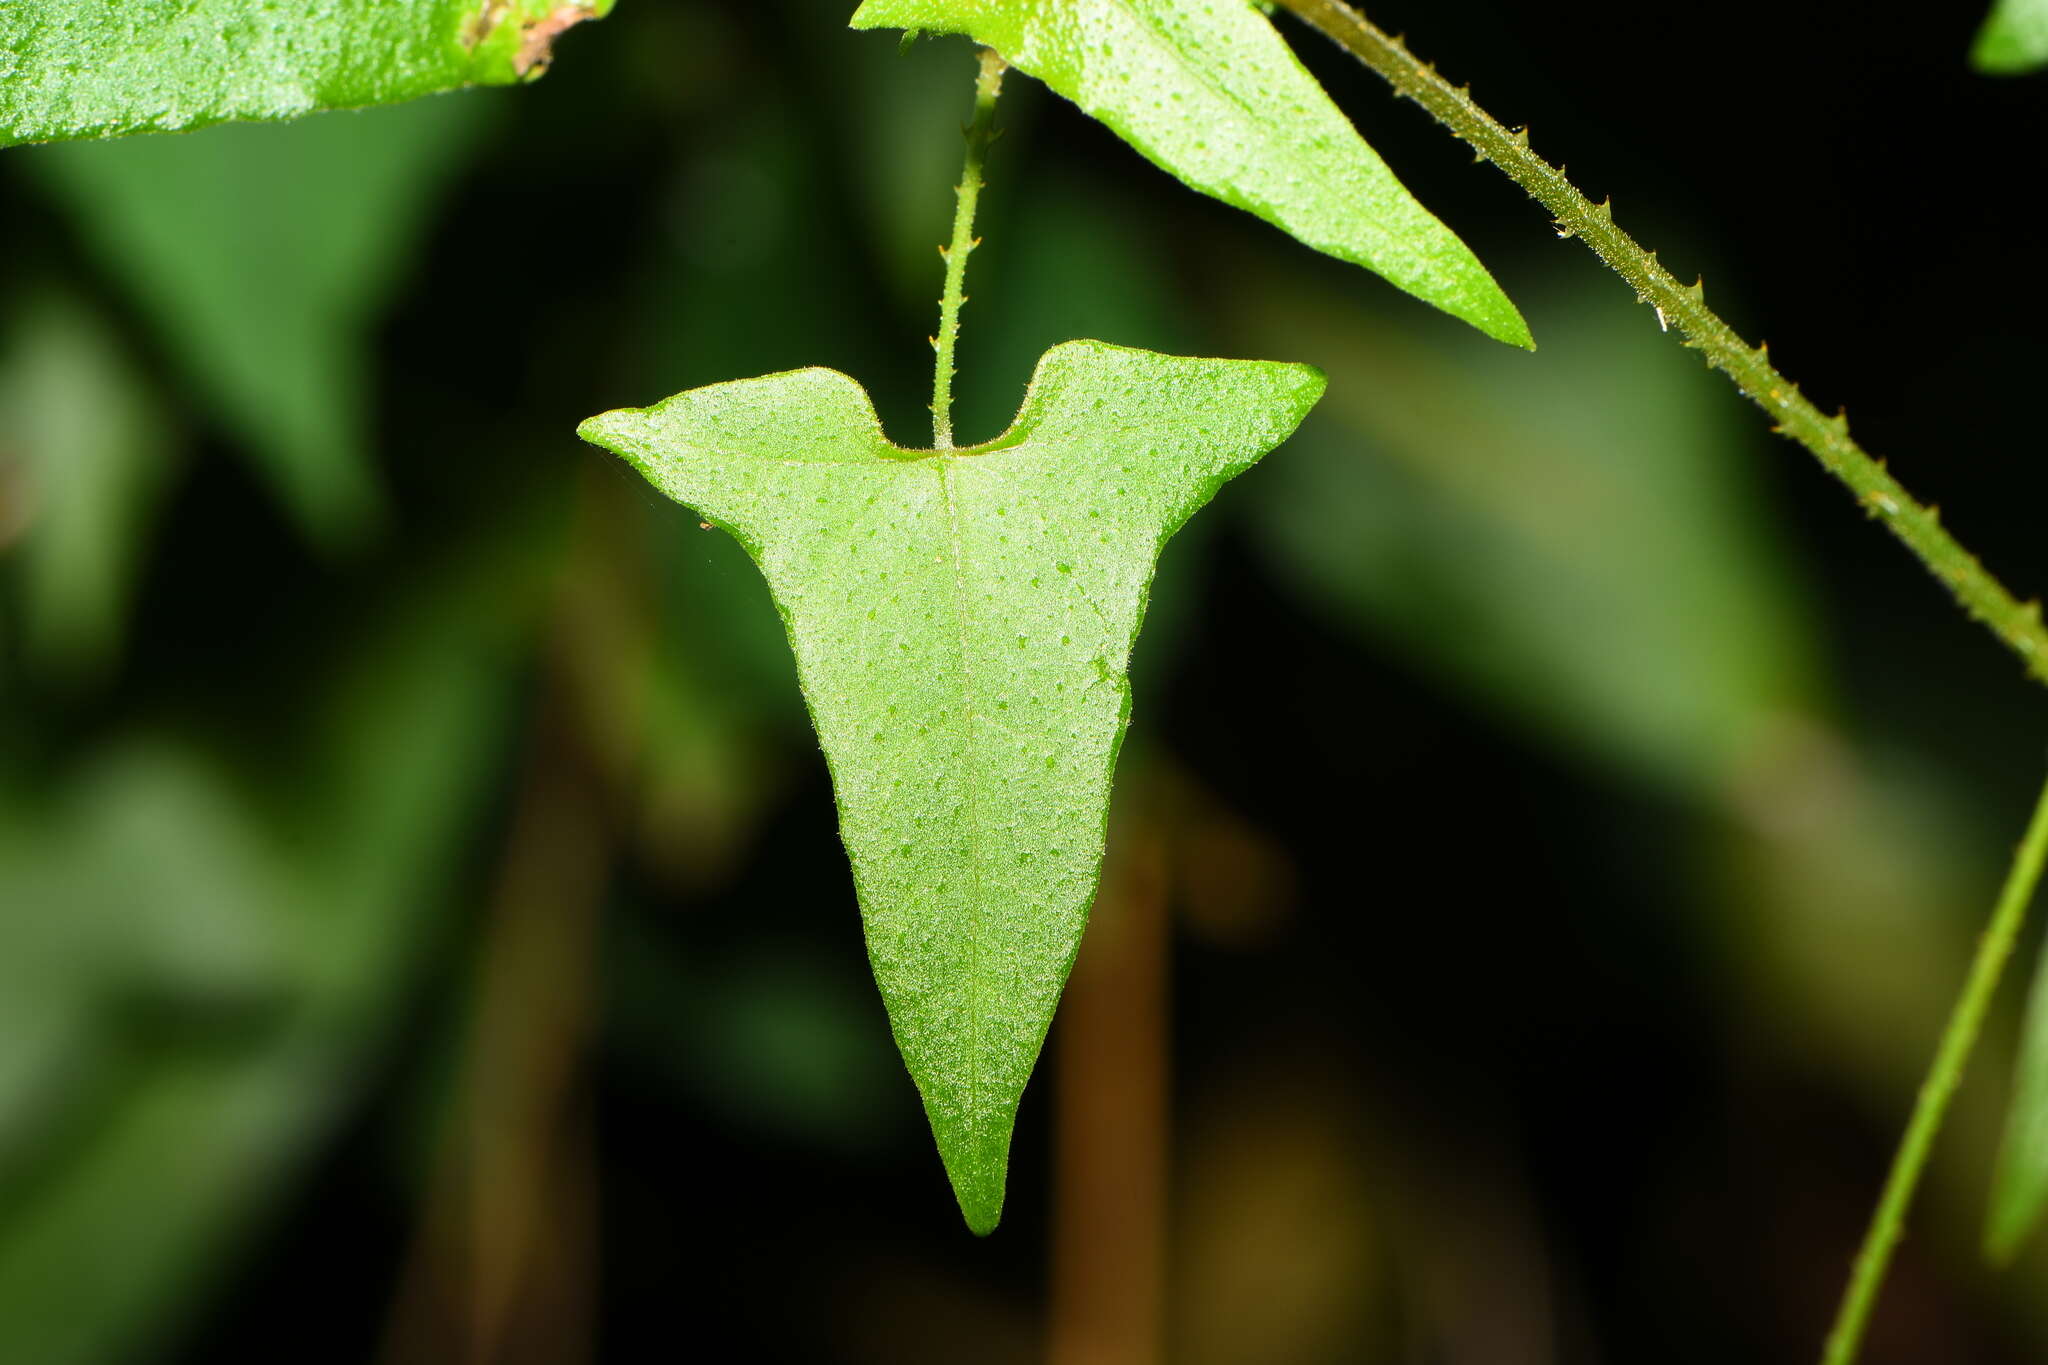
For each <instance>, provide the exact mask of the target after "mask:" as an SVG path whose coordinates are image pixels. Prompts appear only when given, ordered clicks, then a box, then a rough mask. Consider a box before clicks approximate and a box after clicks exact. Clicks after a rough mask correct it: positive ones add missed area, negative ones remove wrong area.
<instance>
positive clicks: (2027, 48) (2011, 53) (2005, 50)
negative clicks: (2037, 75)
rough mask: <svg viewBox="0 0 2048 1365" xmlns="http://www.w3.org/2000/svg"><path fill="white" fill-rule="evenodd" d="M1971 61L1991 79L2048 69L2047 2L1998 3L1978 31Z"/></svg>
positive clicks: (2018, 0)
mask: <svg viewBox="0 0 2048 1365" xmlns="http://www.w3.org/2000/svg"><path fill="white" fill-rule="evenodd" d="M1970 61H1971V63H1972V64H1973V65H1975V66H1976V68H1977V69H1978V70H1979V71H1983V72H1987V73H1989V74H1991V75H1994V76H2017V75H2020V74H2022V73H2024V72H2028V71H2034V70H2038V69H2039V68H2041V67H2042V66H2044V65H2048V0H1998V4H1997V6H1996V7H1995V8H1993V9H1992V11H1991V17H1990V18H1989V19H1986V20H1985V21H1984V27H1983V28H1982V29H1980V30H1978V33H1977V43H1976V46H1975V47H1973V48H1972V49H1971V50H1970Z"/></svg>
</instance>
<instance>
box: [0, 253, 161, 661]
mask: <svg viewBox="0 0 2048 1365" xmlns="http://www.w3.org/2000/svg"><path fill="white" fill-rule="evenodd" d="M13 323H14V327H13V331H12V334H11V335H10V336H9V337H8V338H7V339H6V341H5V342H4V343H0V348H4V349H0V431H6V432H8V433H9V434H10V436H11V437H12V442H11V448H10V452H9V453H10V455H11V456H12V463H11V464H10V465H9V466H7V467H5V468H0V479H4V480H6V481H7V483H8V485H9V487H8V488H7V490H6V492H5V494H4V498H5V502H4V504H0V505H4V506H6V507H7V508H8V509H10V510H11V512H12V514H13V516H14V518H15V519H16V524H14V525H11V526H8V527H5V528H0V540H5V541H12V540H15V539H16V538H19V542H20V544H19V548H18V549H17V550H16V551H15V558H16V559H17V560H18V562H19V565H20V581H21V613H22V618H23V619H22V639H21V650H22V655H23V657H24V659H25V660H26V661H27V662H28V663H29V664H30V665H31V666H33V667H35V668H37V669H39V670H41V671H43V672H45V673H47V674H50V675H54V676H56V677H58V678H59V679H61V680H63V681H66V682H69V683H72V684H75V685H85V684H88V683H90V682H92V681H94V680H96V678H97V677H98V675H100V674H102V673H104V671H105V670H106V669H107V668H108V667H109V666H110V664H111V663H112V661H113V655H114V654H115V652H116V651H117V649H118V647H119V644H120V640H121V636H122V634H123V633H124V631H125V628H126V624H127V614H128V609H129V602H130V599H131V597H132V595H133V593H134V589H135V582H134V580H135V576H136V572H137V569H138V567H139V564H140V561H141V560H143V559H144V557H145V556H146V553H147V550H148V546H149V543H150V538H151V532H152V531H153V529H154V523H155V512H156V509H157V505H158V503H159V501H160V499H161V497H162V495H163V492H164V490H165V487H166V485H167V484H168V483H169V481H170V478H171V475H172V473H173V472H174V467H175V463H176V460H177V458H178V456H179V454H180V444H181V442H180V439H179V433H178V431H177V428H176V426H175V424H174V423H173V422H172V421H171V419H170V418H169V417H168V416H167V415H166V414H165V413H164V411H163V405H162V403H161V402H160V400H159V399H158V397H157V396H156V394H155V393H154V392H153V390H152V389H151V387H150V385H149V383H148V381H147V380H145V379H144V378H143V377H142V376H141V375H139V374H137V373H136V371H135V368H134V364H133V362H132V361H131V360H130V358H129V357H128V356H127V355H126V354H124V352H123V350H122V345H121V341H120V339H119V337H118V336H117V335H116V334H115V333H114V331H113V329H112V327H111V326H110V324H109V323H108V322H107V321H106V320H105V319H103V318H101V317H99V316H97V315H96V314H95V313H94V311H93V310H92V308H91V307H90V305H88V304H86V303H85V302H83V301H82V300H80V299H78V298H76V297H72V296H69V295H65V294H59V293H54V292H53V293H51V294H48V295H45V296H43V297H40V298H37V297H31V298H28V299H25V300H23V301H22V303H21V305H20V307H19V309H18V311H17V312H16V314H15V316H14V318H13Z"/></svg>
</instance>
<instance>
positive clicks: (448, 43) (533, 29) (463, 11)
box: [0, 0, 613, 147]
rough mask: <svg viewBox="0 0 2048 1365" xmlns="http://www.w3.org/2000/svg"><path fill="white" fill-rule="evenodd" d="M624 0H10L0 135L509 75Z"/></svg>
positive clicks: (348, 104)
mask: <svg viewBox="0 0 2048 1365" xmlns="http://www.w3.org/2000/svg"><path fill="white" fill-rule="evenodd" d="M612 3H613V0H568V2H567V3H561V2H559V0H292V3H289V4H279V3H277V0H180V2H179V3H175V4H166V3H164V0H6V3H0V147H5V146H10V145H12V144H14V143H17V142H53V141H57V140H60V139H64V138H79V137H113V136H116V135H118V134H121V133H141V132H170V131H175V130H177V129H181V128H201V127H205V126H206V125H208V124H212V123H225V122H227V121H229V120H231V119H286V118H297V117H298V116H299V115H301V114H310V113H313V112H315V111H316V110H320V109H352V108H359V107H361V106H363V105H370V104H392V103H396V102H397V101H400V100H409V99H414V98H416V97H418V96H420V95H428V94H432V93H434V92H435V91H438V90H450V89H453V88H455V87H457V86H463V85H509V84H512V83H513V82H515V81H521V80H526V79H530V78H531V77H533V76H535V75H538V74H539V73H540V71H541V70H542V69H543V68H544V67H545V66H546V64H547V58H548V52H549V48H550V45H551V44H552V43H553V41H554V39H555V37H556V36H557V35H559V34H560V33H561V32H562V31H563V30H564V29H566V28H569V27H570V26H572V25H574V24H576V23H578V22H580V21H581V20H584V19H590V18H595V17H598V16H600V15H603V14H606V13H609V12H610V10H611V7H612Z"/></svg>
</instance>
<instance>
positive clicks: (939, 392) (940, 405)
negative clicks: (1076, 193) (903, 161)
mask: <svg viewBox="0 0 2048 1365" xmlns="http://www.w3.org/2000/svg"><path fill="white" fill-rule="evenodd" d="M1005 69H1006V67H1005V65H1004V63H1003V59H1002V58H1001V57H1000V56H998V55H996V53H995V51H994V50H993V49H990V48H983V49H982V50H981V74H980V75H979V76H977V77H976V78H975V81H974V121H973V122H972V123H970V124H969V125H968V126H967V164H966V166H965V167H964V168H963V169H962V170H961V172H960V188H959V189H957V190H955V191H954V195H955V196H956V200H955V204H954V208H953V242H952V245H950V246H942V247H940V248H939V254H940V255H941V256H944V257H945V258H946V287H945V292H944V293H943V294H941V295H940V297H939V334H938V335H937V336H936V337H933V338H932V349H933V350H934V351H936V352H938V359H937V360H936V362H935V363H934V364H933V367H932V445H933V447H934V448H936V449H939V450H951V449H952V448H953V352H954V349H955V348H956V347H957V346H958V344H959V341H960V306H961V305H962V304H964V303H966V302H967V296H966V295H965V294H963V293H962V292H961V286H962V285H964V284H965V283H966V280H967V258H968V257H969V256H971V255H973V254H974V248H976V247H977V246H980V245H981V239H980V238H979V237H976V236H975V235H974V208H975V205H976V203H977V202H978V201H979V200H980V199H981V164H982V160H983V158H985V157H986V156H987V155H988V145H989V143H990V142H991V141H992V140H993V138H994V130H995V121H996V96H998V95H1000V94H1001V93H1002V92H1003V72H1004V70H1005Z"/></svg>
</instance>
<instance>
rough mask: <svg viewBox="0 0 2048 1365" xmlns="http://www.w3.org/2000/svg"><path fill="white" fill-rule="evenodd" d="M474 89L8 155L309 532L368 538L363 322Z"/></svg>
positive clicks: (401, 272) (366, 325) (454, 142)
mask: <svg viewBox="0 0 2048 1365" xmlns="http://www.w3.org/2000/svg"><path fill="white" fill-rule="evenodd" d="M490 112H492V111H491V108H490V104H489V102H488V101H487V100H485V99H484V98H482V97H472V98H467V99H439V100H423V101H420V102H418V103H414V104H410V105H406V106H403V107H401V108H397V109H389V110H377V111H375V112H368V113H351V114H341V115H335V116H333V117H330V118H318V119H311V120H309V121H307V122H305V123H303V124H295V125H292V126H290V127H242V128H226V129H219V130H215V131H213V132H210V133H208V134H207V135H206V136H204V137H199V136H186V137H177V138H169V139H158V138H133V139H126V140H121V141H115V142H105V143H77V144H74V145H69V146H62V147H47V148H34V149H29V150H26V151H18V152H15V153H14V154H13V159H15V160H18V161H21V162H23V163H24V164H25V165H26V166H27V167H28V168H29V169H31V170H33V171H35V172H38V173H41V174H43V175H45V176H47V177H49V182H50V185H51V188H52V189H53V190H54V191H55V192H56V194H57V195H58V196H59V197H60V198H61V199H62V200H63V202H64V203H65V204H66V205H67V206H68V207H69V208H70V210H71V212H72V213H73V215H74V216H75V219H76V221H77V223H78V225H79V229H80V233H81V235H82V236H83V237H84V238H85V240H87V241H88V242H90V243H91V244H92V246H93V247H94V248H95V249H96V250H97V251H98V252H99V253H100V255H101V257H102V258H103V259H104V260H105V261H106V263H107V266H108V268H109V270H110V272H111V273H112V274H113V275H114V276H115V277H116V278H117V279H119V280H120V282H121V283H122V284H123V285H124V286H125V287H126V289H127V290H128V291H129V293H130V294H132V295H133V297H134V298H135V299H136V300H137V302H138V303H139V304H140V306H141V307H142V308H143V310H144V311H145V312H146V313H147V314H148V315H149V316H150V318H151V319H152V321H153V322H154V323H155V326H156V328H157V334H158V336H159V338H160V339H161V344H162V346H163V348H164V349H165V350H166V351H167V352H169V353H170V354H171V355H173V356H175V357H177V361H178V363H179V365H180V366H181V367H182V368H183V371H184V373H185V374H187V375H189V376H190V380H191V382H192V383H193V385H194V386H195V387H196V388H197V389H198V390H199V391H200V392H202V393H205V394H206V395H207V396H208V397H209V398H210V399H211V401H212V402H213V404H214V405H215V407H216V409H217V411H218V412H219V414H220V418H221V420H222V421H224V422H225V423H227V424H228V425H229V426H230V427H231V428H232V429H233V430H234V431H235V432H236V434H237V435H238V436H239V437H240V438H241V441H242V442H243V444H244V445H245V447H246V448H247V449H248V451H249V454H250V456H251V458H253V459H255V460H256V461H257V462H258V464H259V466H260V467H261V468H262V469H263V471H264V473H265V474H266V476H267V477H268V478H269V479H270V480H271V481H272V482H273V484H274V485H275V487H276V489H277V492H278V495H279V496H280V497H281V498H283V499H284V501H285V503H286V505H287V506H288V507H289V508H290V509H291V511H292V512H293V513H295V514H296V515H297V516H298V517H299V519H300V520H301V522H302V523H303V524H304V525H305V527H306V529H307V530H308V531H309V532H311V533H313V534H314V535H316V536H318V537H320V538H321V539H322V540H323V541H325V542H327V543H329V544H330V545H333V544H339V543H343V542H346V541H347V540H349V539H351V538H356V537H360V535H361V534H362V533H363V532H364V530H365V529H366V527H367V523H368V522H369V521H370V520H371V519H372V518H373V517H374V516H375V514H376V506H377V495H376V491H375V486H374V483H373V481H372V478H371V474H370V469H369V459H368V453H367V451H366V449H365V446H366V443H367V440H368V433H369V431H370V430H371V428H372V423H371V420H370V418H371V414H372V412H373V410H374V408H373V402H374V399H373V395H372V392H371V390H370V387H369V384H368V382H367V372H368V369H369V362H370V345H371V337H372V327H373V325H374V324H375V323H376V321H377V319H378V315H379V314H380V313H381V312H382V310H383V309H384V307H385V306H386V305H387V304H388V303H389V301H390V300H391V298H392V297H393V296H394V295H395V294H396V293H397V291H398V290H399V288H400V287H401V286H402V285H404V284H405V283H406V280H405V273H406V262H407V260H408V258H409V257H410V255H411V253H412V251H413V244H414V241H415V239H416V237H417V235H418V232H419V230H420V227H421V225H422V224H424V223H425V222H426V221H428V219H429V216H430V215H431V213H432V211H433V207H434V202H435V198H436V195H437V193H438V192H439V190H440V187H442V186H444V185H445V184H446V183H447V181H448V179H449V178H450V176H451V175H452V174H454V168H455V167H456V166H457V165H459V164H460V158H462V157H463V155H464V154H465V153H466V152H468V151H469V150H470V149H472V148H473V147H474V146H475V145H476V141H477V134H478V133H479V131H480V130H481V128H482V125H483V122H484V120H485V119H486V117H487V116H488V115H489V113H490Z"/></svg>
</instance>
